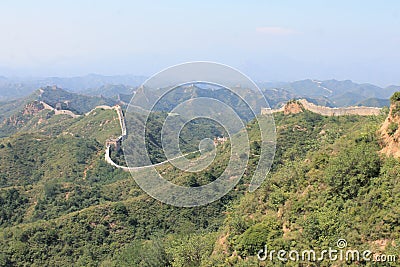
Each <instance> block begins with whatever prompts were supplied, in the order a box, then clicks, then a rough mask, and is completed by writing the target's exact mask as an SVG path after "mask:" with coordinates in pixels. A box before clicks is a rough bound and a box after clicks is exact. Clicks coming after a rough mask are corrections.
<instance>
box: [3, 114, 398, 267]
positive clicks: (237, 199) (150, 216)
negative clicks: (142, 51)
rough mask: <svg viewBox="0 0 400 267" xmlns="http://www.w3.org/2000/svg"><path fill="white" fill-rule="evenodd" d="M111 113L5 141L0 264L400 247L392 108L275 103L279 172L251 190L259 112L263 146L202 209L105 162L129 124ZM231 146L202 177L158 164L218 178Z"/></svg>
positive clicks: (233, 259) (179, 260) (250, 257)
mask: <svg viewBox="0 0 400 267" xmlns="http://www.w3.org/2000/svg"><path fill="white" fill-rule="evenodd" d="M112 114H113V113H112V111H111V110H97V111H95V112H94V114H92V115H90V116H86V117H80V118H77V119H72V118H66V119H65V120H61V117H59V118H60V120H59V121H58V122H56V123H54V124H46V125H45V126H43V128H41V127H38V128H36V130H35V128H32V131H30V132H27V133H19V134H16V135H13V136H10V137H8V138H4V139H1V144H0V159H1V163H2V164H1V172H0V173H1V177H0V178H1V179H0V181H1V189H0V203H1V204H2V211H1V218H0V225H1V226H0V231H1V232H0V265H7V266H61V265H72V264H74V265H77V266H258V264H260V262H259V261H258V260H257V257H256V254H257V252H258V251H259V250H260V249H262V248H263V247H264V245H265V244H267V245H268V246H269V247H271V248H276V249H281V248H282V249H289V248H290V249H293V248H297V249H306V248H320V247H322V248H324V247H327V246H334V244H335V242H336V241H337V240H338V239H339V238H346V240H347V242H348V244H349V246H351V247H363V248H371V250H374V251H376V250H382V251H385V252H387V253H390V252H393V251H398V250H396V247H395V246H396V244H399V242H400V239H399V238H400V237H399V234H398V233H399V232H400V210H399V208H398V200H399V199H400V188H399V181H398V179H399V177H400V173H399V172H400V163H399V161H398V160H395V159H393V158H390V157H388V158H387V157H385V156H383V155H380V154H379V153H378V151H379V150H380V147H379V144H378V141H379V139H378V135H377V134H376V131H377V129H378V128H379V126H380V124H381V123H382V122H383V120H384V117H383V115H382V116H364V117H361V116H341V117H323V116H321V115H317V114H314V113H311V112H309V111H305V112H302V113H298V114H289V115H284V114H283V113H277V114H276V115H275V120H276V125H277V137H278V140H277V141H278V142H277V151H276V157H275V160H274V164H273V167H272V171H271V172H270V174H268V176H267V179H266V181H265V182H264V184H263V185H262V187H261V188H260V189H258V190H257V191H256V192H255V193H246V189H247V186H246V183H247V182H248V181H249V178H250V177H251V174H252V169H254V167H255V166H256V164H257V159H256V157H257V155H258V154H259V151H258V149H259V146H257V142H256V141H257V136H259V133H257V131H258V127H256V124H254V123H252V122H251V123H250V124H249V126H248V130H249V136H251V138H252V143H253V145H252V147H251V149H252V153H251V154H252V155H253V156H252V158H251V159H250V165H249V168H248V171H247V172H246V173H245V177H244V178H243V179H242V180H241V182H240V183H239V184H238V185H237V187H236V190H233V191H231V192H230V193H229V194H228V195H226V196H225V197H223V198H222V199H221V200H219V201H216V202H214V203H212V204H210V205H207V206H204V207H196V208H177V207H172V206H169V205H165V204H161V203H159V202H158V201H156V200H154V199H152V198H151V197H149V196H148V195H146V194H145V193H144V192H142V191H141V190H140V188H138V187H137V185H136V184H135V182H134V180H133V179H132V178H131V177H130V174H129V173H126V172H123V171H121V170H118V169H115V168H113V167H111V166H110V165H108V164H106V163H105V161H104V154H103V153H104V143H103V141H104V140H105V137H106V136H107V137H109V136H113V135H114V136H118V135H119V134H120V132H119V130H120V129H119V127H117V120H116V114H114V115H112ZM154 127H155V128H154V129H151V131H156V129H157V123H156V124H154ZM207 129H208V130H207ZM204 130H206V133H207V131H209V130H210V128H204ZM151 131H150V132H151ZM153 134H154V133H153ZM202 134H204V133H202ZM154 136H155V137H156V135H154ZM198 140H200V139H198ZM153 141H154V145H155V148H156V147H157V145H159V143H158V141H157V138H153ZM229 147H230V146H229V143H226V144H225V145H222V146H220V147H219V149H218V155H217V158H216V162H215V163H214V164H212V165H211V166H209V168H207V169H206V170H205V171H204V172H202V173H201V174H200V175H198V176H195V175H192V174H190V173H185V172H181V171H178V170H177V169H175V168H173V167H172V166H169V165H164V166H160V167H159V168H158V169H159V171H160V172H162V173H164V175H165V176H166V177H169V178H168V179H170V180H171V181H173V182H174V183H176V184H181V185H186V186H198V185H201V184H204V183H208V182H210V181H213V180H214V179H216V177H218V176H219V174H220V173H221V171H223V169H224V166H226V165H225V164H226V162H227V160H228V158H229V153H230V152H229V151H230V149H229ZM377 244H385V246H378V245H377ZM261 264H264V265H267V266H277V265H279V264H281V263H280V262H274V263H271V262H263V263H261ZM290 264H291V263H290V262H289V263H287V264H286V265H287V266H297V264H292V265H290ZM349 264H350V265H351V264H353V265H354V266H355V265H356V263H349ZM361 264H365V263H361Z"/></svg>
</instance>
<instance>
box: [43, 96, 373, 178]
mask: <svg viewBox="0 0 400 267" xmlns="http://www.w3.org/2000/svg"><path fill="white" fill-rule="evenodd" d="M296 101H297V102H299V103H300V104H301V105H302V106H303V107H304V108H305V109H307V110H309V111H312V112H315V113H318V114H321V115H324V116H343V115H361V116H368V115H379V114H380V112H381V109H380V108H374V107H345V108H329V107H324V106H317V105H315V104H313V103H310V102H308V101H307V100H305V99H300V100H296ZM40 103H41V104H42V105H43V106H44V108H45V109H48V110H52V111H54V112H55V114H56V115H61V114H64V115H69V116H71V117H73V118H77V117H79V116H81V115H77V114H74V113H73V112H71V111H70V110H57V109H55V108H53V107H52V106H50V105H48V104H47V103H45V102H43V101H41V102H40ZM96 109H114V110H115V111H116V112H117V115H118V120H119V125H120V127H121V135H120V136H119V137H117V138H115V139H109V140H107V142H106V149H105V158H104V159H105V161H106V162H107V163H109V164H110V165H112V166H114V167H116V168H119V169H122V170H124V171H137V170H141V169H145V168H149V167H154V166H159V165H162V164H165V163H168V162H170V161H171V160H174V159H178V158H180V157H184V156H187V155H189V154H193V153H197V152H198V151H194V152H191V153H188V154H185V155H182V156H180V157H177V158H174V159H170V160H166V161H163V162H160V163H156V164H152V165H146V166H140V167H126V166H121V165H118V164H117V163H115V162H114V161H113V160H112V159H111V156H110V153H111V149H110V148H111V146H112V145H115V146H117V144H121V143H122V141H123V140H124V139H125V138H126V136H127V129H126V124H125V118H124V114H123V111H122V108H121V106H119V105H116V106H113V107H110V106H107V105H102V106H96V107H95V108H93V109H92V110H91V111H89V112H87V113H86V114H85V116H87V115H89V114H90V113H92V112H93V111H94V110H96ZM284 110H285V106H284V107H282V108H280V109H269V108H268V109H267V108H265V109H261V114H272V113H276V112H284Z"/></svg>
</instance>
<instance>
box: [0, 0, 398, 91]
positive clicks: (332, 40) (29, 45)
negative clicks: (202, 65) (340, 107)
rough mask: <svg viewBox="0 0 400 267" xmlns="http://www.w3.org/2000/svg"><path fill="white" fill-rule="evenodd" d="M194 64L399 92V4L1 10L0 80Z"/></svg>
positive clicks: (9, 4)
mask: <svg viewBox="0 0 400 267" xmlns="http://www.w3.org/2000/svg"><path fill="white" fill-rule="evenodd" d="M193 60H209V61H216V62H220V63H225V64H228V65H231V66H233V67H236V68H238V69H240V70H242V71H243V72H245V73H246V74H248V75H249V76H250V77H251V78H253V79H255V80H263V81H290V80H297V79H304V78H315V79H330V78H335V79H352V80H355V81H358V82H371V83H376V84H379V85H389V84H400V67H399V62H400V1H395V0H393V1H389V0H388V1H378V0H376V1H367V0H363V1H349V0H347V1H338V0H335V1H321V0H320V1H306V0H301V1H284V0H280V1H279V0H277V1H261V0H260V1H211V0H210V1H173V0H166V1H149V0H148V1H115V0H114V1H72V0H71V1H54V0H53V1H40V0H37V1H18V0H2V1H1V2H0V75H4V76H10V75H19V76H26V75H29V76H55V75H57V76H74V75H84V74H88V73H99V74H106V75H113V74H137V75H151V74H153V73H154V72H157V71H159V70H161V69H163V68H165V67H168V66H170V65H173V64H177V63H181V62H185V61H193Z"/></svg>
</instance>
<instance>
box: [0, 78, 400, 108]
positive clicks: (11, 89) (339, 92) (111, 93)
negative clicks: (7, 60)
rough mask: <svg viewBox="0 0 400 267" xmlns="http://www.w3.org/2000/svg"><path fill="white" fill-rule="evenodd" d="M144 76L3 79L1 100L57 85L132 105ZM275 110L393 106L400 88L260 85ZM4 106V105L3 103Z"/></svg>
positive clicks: (313, 83) (346, 83)
mask: <svg viewBox="0 0 400 267" xmlns="http://www.w3.org/2000/svg"><path fill="white" fill-rule="evenodd" d="M145 79H146V77H144V76H134V75H118V76H103V75H97V74H90V75H86V76H81V77H69V78H60V77H48V78H40V79H34V78H30V79H27V78H26V79H17V78H7V77H3V76H0V101H8V100H13V99H18V98H22V97H26V96H28V95H29V94H31V93H32V92H34V91H35V90H37V89H38V88H41V87H45V86H52V85H57V86H58V87H61V88H63V89H65V90H67V91H69V92H73V93H79V94H81V95H87V96H98V97H107V98H112V99H114V100H118V101H119V100H122V101H124V102H129V100H130V97H131V96H132V95H133V93H134V92H135V91H136V89H137V88H138V87H139V86H140V85H141V84H142V83H143V82H144V81H145ZM258 85H259V87H260V88H261V90H262V91H263V93H264V95H265V97H266V99H267V100H268V102H269V104H270V106H271V107H272V108H278V107H280V106H282V105H283V104H284V103H286V102H287V101H288V100H290V99H298V98H305V99H307V100H308V101H310V102H312V103H315V104H318V105H323V106H328V107H345V106H374V107H382V106H388V105H389V97H390V96H391V95H392V94H393V93H394V92H396V91H400V86H396V85H392V86H388V87H385V88H382V87H379V86H376V85H373V84H368V83H363V84H359V83H355V82H352V81H350V80H345V81H338V80H325V81H319V80H312V79H307V80H301V81H294V82H259V83H258ZM0 105H1V103H0Z"/></svg>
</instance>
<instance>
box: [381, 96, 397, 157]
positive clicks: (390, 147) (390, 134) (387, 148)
mask: <svg viewBox="0 0 400 267" xmlns="http://www.w3.org/2000/svg"><path fill="white" fill-rule="evenodd" d="M399 125H400V92H397V93H395V94H393V96H392V97H391V98H390V110H389V114H388V116H387V118H386V120H385V122H384V123H383V124H382V126H381V128H380V129H379V133H380V135H381V145H382V150H381V152H382V153H384V154H386V155H387V156H393V157H396V158H399V157H400V144H399V141H400V130H399Z"/></svg>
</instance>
